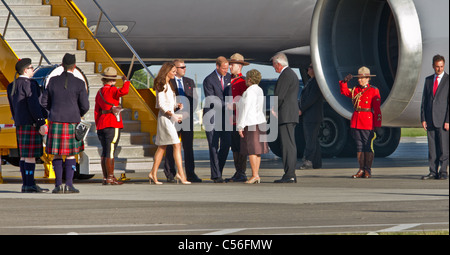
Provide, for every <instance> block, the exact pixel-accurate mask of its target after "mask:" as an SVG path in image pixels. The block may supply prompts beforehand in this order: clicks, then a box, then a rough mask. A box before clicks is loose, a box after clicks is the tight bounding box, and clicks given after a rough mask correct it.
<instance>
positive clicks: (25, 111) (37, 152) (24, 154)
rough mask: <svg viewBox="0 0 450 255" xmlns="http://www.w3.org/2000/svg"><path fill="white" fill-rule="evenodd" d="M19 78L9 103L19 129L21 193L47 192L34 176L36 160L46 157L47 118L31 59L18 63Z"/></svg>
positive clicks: (13, 87) (10, 92)
mask: <svg viewBox="0 0 450 255" xmlns="http://www.w3.org/2000/svg"><path fill="white" fill-rule="evenodd" d="M16 72H17V73H18V74H19V77H18V78H17V79H16V78H15V77H14V81H13V82H12V83H11V84H9V85H8V87H7V93H8V101H9V106H10V108H11V114H12V116H13V119H14V122H15V125H16V134H17V146H18V148H19V155H20V163H19V166H20V173H21V174H22V184H23V185H22V192H24V193H40V192H47V191H49V190H48V189H42V188H40V187H39V186H38V185H36V182H35V179H34V172H35V168H36V158H40V157H41V156H42V154H43V144H42V136H43V135H45V133H46V132H47V126H46V125H45V118H46V117H47V116H46V114H47V112H46V111H45V110H44V109H43V108H42V106H41V105H40V103H39V96H40V95H41V90H40V89H39V85H38V84H37V82H36V81H34V80H32V79H31V77H33V74H34V72H33V66H32V65H31V59H29V58H24V59H21V60H19V61H18V62H17V63H16ZM17 73H16V74H17Z"/></svg>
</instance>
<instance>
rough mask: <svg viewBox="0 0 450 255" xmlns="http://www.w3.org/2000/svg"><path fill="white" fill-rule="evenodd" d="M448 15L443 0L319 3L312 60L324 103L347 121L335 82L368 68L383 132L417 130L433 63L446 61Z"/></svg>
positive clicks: (347, 106)
mask: <svg viewBox="0 0 450 255" xmlns="http://www.w3.org/2000/svg"><path fill="white" fill-rule="evenodd" d="M448 9H449V1H448V0H433V1H427V0H385V1H383V0H318V1H317V4H316V7H315V10H314V14H313V19H312V24H311V57H312V62H313V65H314V70H315V74H316V78H317V81H318V83H319V86H320V89H321V91H322V93H323V95H324V97H325V99H326V100H327V102H328V103H329V104H330V105H331V106H332V108H333V109H334V110H335V111H336V112H338V113H339V114H340V115H342V116H344V117H345V118H347V119H350V118H351V115H352V112H353V106H352V103H351V100H349V99H348V98H346V97H344V96H342V95H341V94H340V91H339V80H342V79H343V78H344V77H345V76H346V75H347V74H355V73H356V72H357V70H358V68H359V67H361V66H367V67H369V68H370V70H371V73H372V74H375V75H376V77H374V78H372V80H371V82H370V84H372V85H374V86H376V87H378V88H379V90H380V94H381V97H382V106H381V111H382V114H383V126H390V127H418V126H420V105H421V100H422V92H423V84H424V81H425V77H427V76H428V75H431V74H433V69H432V58H433V56H434V55H436V54H440V55H443V56H444V57H445V58H446V59H448V56H449V54H448V53H449V36H448V35H449V15H448ZM445 70H446V72H448V64H447V65H446V67H445ZM356 84H357V81H356V79H354V80H352V81H350V86H353V85H356Z"/></svg>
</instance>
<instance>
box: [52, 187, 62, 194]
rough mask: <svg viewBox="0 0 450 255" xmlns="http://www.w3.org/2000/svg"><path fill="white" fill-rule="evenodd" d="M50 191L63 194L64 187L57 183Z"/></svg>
mask: <svg viewBox="0 0 450 255" xmlns="http://www.w3.org/2000/svg"><path fill="white" fill-rule="evenodd" d="M52 193H54V194H63V193H64V188H63V186H62V185H58V186H56V187H55V188H54V189H53V190H52Z"/></svg>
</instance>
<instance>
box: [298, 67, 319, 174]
mask: <svg viewBox="0 0 450 255" xmlns="http://www.w3.org/2000/svg"><path fill="white" fill-rule="evenodd" d="M308 75H309V76H310V77H311V79H309V81H308V82H307V83H306V85H305V88H304V89H303V90H302V95H301V97H300V101H299V103H298V107H299V108H300V112H299V114H300V116H301V117H302V123H303V131H304V137H305V143H306V146H305V152H304V153H303V164H302V166H301V167H300V170H304V169H311V168H315V169H317V168H322V153H321V151H320V144H319V128H320V123H322V120H323V95H322V92H321V91H320V88H319V85H318V84H317V81H316V78H315V74H314V70H313V66H312V64H310V65H309V67H308Z"/></svg>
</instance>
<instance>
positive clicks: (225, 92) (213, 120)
mask: <svg viewBox="0 0 450 255" xmlns="http://www.w3.org/2000/svg"><path fill="white" fill-rule="evenodd" d="M228 67H229V63H228V60H227V59H226V58H225V57H223V56H220V57H218V58H217V60H216V70H214V71H213V72H212V73H211V74H210V75H208V76H207V77H206V78H205V80H204V81H203V90H204V92H205V104H204V109H203V126H204V127H205V132H206V139H207V140H208V146H209V156H210V158H209V160H210V164H211V179H212V180H213V181H214V183H223V182H224V180H223V178H222V171H223V167H224V166H225V162H226V160H227V157H228V152H229V151H230V146H231V130H233V127H232V125H231V123H228V122H226V120H227V119H228V118H227V117H226V116H225V115H226V114H225V109H226V107H225V102H226V99H227V98H226V97H227V96H228V97H230V98H229V99H231V102H230V103H232V95H231V92H230V87H231V86H230V83H231V75H230V74H229V73H228ZM228 116H231V115H230V114H228Z"/></svg>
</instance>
